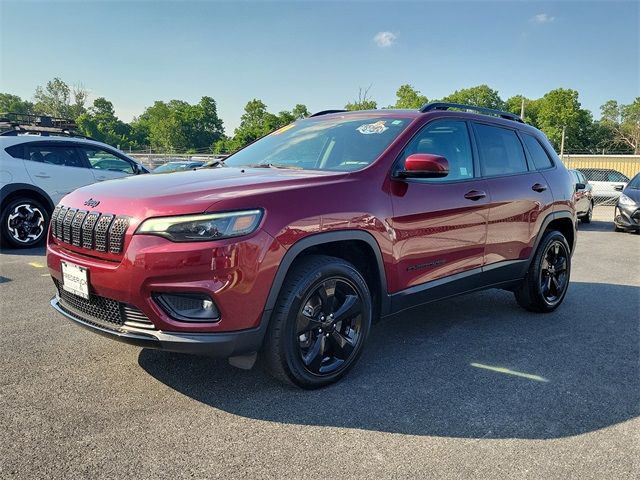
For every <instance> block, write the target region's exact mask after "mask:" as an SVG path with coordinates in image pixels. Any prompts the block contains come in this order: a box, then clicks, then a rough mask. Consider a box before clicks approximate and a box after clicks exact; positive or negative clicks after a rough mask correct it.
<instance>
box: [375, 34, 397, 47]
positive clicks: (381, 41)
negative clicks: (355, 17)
mask: <svg viewBox="0 0 640 480" xmlns="http://www.w3.org/2000/svg"><path fill="white" fill-rule="evenodd" d="M397 38H398V36H397V35H396V34H395V33H391V32H378V33H376V35H375V37H373V41H374V42H376V45H378V46H379V47H380V48H388V47H390V46H391V45H393V44H394V43H396V40H397Z"/></svg>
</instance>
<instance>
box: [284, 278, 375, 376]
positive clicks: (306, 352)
mask: <svg viewBox="0 0 640 480" xmlns="http://www.w3.org/2000/svg"><path fill="white" fill-rule="evenodd" d="M296 332H297V347H298V353H299V355H300V358H301V360H302V362H303V363H304V365H305V368H306V369H307V371H309V372H310V373H312V374H314V375H327V374H332V373H334V372H336V371H338V370H339V369H340V368H341V367H342V366H344V365H345V363H346V362H348V361H349V360H350V358H351V357H352V355H353V354H354V351H355V348H356V346H357V345H358V342H359V341H360V338H361V334H362V300H361V299H360V296H359V294H358V291H357V290H356V288H355V287H354V286H353V285H352V284H351V282H349V280H347V279H345V278H341V277H335V278H329V279H326V280H321V281H320V282H318V283H317V284H316V285H314V286H313V287H312V288H311V293H310V294H309V295H308V296H307V298H306V301H305V302H304V304H303V306H302V308H301V309H300V311H299V313H298V319H297V328H296Z"/></svg>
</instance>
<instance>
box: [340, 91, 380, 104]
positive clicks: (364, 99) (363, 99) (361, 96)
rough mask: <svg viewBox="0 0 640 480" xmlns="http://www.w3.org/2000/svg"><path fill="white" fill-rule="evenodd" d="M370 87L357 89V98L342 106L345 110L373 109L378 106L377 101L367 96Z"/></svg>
mask: <svg viewBox="0 0 640 480" xmlns="http://www.w3.org/2000/svg"><path fill="white" fill-rule="evenodd" d="M370 88H371V87H367V88H366V89H363V88H360V89H359V90H358V98H357V99H356V100H354V101H353V102H351V103H347V104H346V105H345V106H344V108H345V110H375V109H376V108H378V103H377V102H376V101H375V100H371V99H370V98H369V89H370Z"/></svg>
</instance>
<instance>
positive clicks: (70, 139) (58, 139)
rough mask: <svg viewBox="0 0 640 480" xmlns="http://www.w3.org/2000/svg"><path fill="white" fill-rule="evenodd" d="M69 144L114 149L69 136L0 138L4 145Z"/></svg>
mask: <svg viewBox="0 0 640 480" xmlns="http://www.w3.org/2000/svg"><path fill="white" fill-rule="evenodd" d="M36 141H41V142H71V143H83V144H88V145H100V146H106V147H109V148H114V147H112V146H111V145H107V144H106V143H102V142H98V141H97V140H90V139H88V138H82V137H69V136H62V135H60V136H58V135H30V134H26V135H9V136H0V142H2V143H3V144H5V145H15V144H18V143H24V142H36Z"/></svg>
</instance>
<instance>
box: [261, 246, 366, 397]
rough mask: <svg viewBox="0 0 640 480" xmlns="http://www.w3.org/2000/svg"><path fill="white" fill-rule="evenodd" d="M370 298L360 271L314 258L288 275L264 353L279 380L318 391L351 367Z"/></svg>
mask: <svg viewBox="0 0 640 480" xmlns="http://www.w3.org/2000/svg"><path fill="white" fill-rule="evenodd" d="M372 311H373V310H372V304H371V295H370V293H369V289H368V287H367V284H366V282H365V280H364V278H363V277H362V275H361V274H360V272H358V270H357V269H356V268H355V267H354V266H353V265H352V264H350V263H349V262H346V261H344V260H342V259H339V258H334V257H328V256H321V255H313V256H309V257H306V258H303V259H301V260H300V261H299V262H298V263H297V264H296V265H295V266H294V267H293V268H292V270H291V272H290V273H289V274H288V275H287V278H286V280H285V283H284V285H283V286H282V290H281V292H280V295H279V298H278V301H277V304H276V307H275V309H274V311H273V315H272V317H271V322H270V324H269V331H268V333H267V338H266V339H265V345H264V347H263V354H264V357H265V361H266V366H267V368H268V370H269V371H270V372H271V373H272V374H273V375H274V376H275V377H276V378H278V379H280V380H283V381H285V382H289V383H293V384H295V385H298V386H299V387H302V388H319V387H322V386H325V385H328V384H331V383H333V382H335V381H337V380H339V379H340V378H341V377H342V376H344V375H345V374H346V373H347V372H348V371H349V369H350V368H351V367H353V365H354V364H355V362H356V361H357V359H358V357H359V356H360V353H361V352H362V348H363V346H364V342H365V340H366V338H367V335H368V333H369V328H370V326H371V320H372V318H371V317H372Z"/></svg>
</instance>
